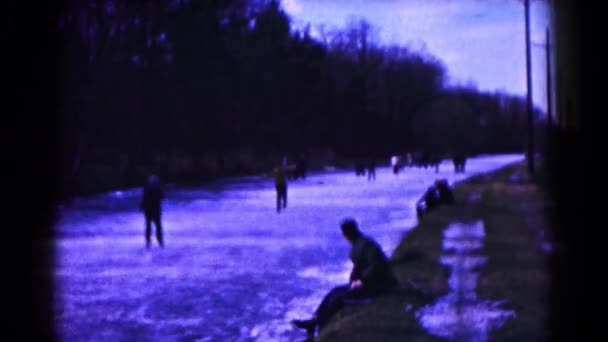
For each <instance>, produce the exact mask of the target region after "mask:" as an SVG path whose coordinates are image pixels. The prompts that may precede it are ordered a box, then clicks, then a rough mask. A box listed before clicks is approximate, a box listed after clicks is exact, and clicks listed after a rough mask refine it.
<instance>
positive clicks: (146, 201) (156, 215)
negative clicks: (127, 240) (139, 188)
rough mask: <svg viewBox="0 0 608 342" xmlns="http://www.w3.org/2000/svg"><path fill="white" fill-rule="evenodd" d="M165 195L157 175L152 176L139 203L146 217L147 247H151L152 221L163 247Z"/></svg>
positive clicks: (157, 237) (159, 242)
mask: <svg viewBox="0 0 608 342" xmlns="http://www.w3.org/2000/svg"><path fill="white" fill-rule="evenodd" d="M164 197H165V194H164V192H163V189H162V186H161V184H160V181H159V179H158V177H157V176H150V178H148V183H147V184H146V185H145V186H144V189H143V196H142V198H141V203H140V205H139V207H140V209H141V210H142V211H143V212H144V217H145V219H146V247H147V248H150V242H151V241H150V240H151V239H150V237H151V233H152V223H154V226H155V228H156V240H157V241H158V244H159V245H160V246H161V247H163V246H164V243H163V228H162V224H161V201H162V199H163V198H164Z"/></svg>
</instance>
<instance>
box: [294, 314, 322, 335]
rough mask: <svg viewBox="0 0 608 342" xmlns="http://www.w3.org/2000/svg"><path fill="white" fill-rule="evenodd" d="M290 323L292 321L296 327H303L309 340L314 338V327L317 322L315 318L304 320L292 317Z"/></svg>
mask: <svg viewBox="0 0 608 342" xmlns="http://www.w3.org/2000/svg"><path fill="white" fill-rule="evenodd" d="M291 323H293V325H295V326H296V327H298V328H300V329H305V330H306V334H307V337H308V338H309V339H311V340H312V339H314V337H315V328H316V327H317V324H318V322H317V320H316V319H315V318H312V319H304V320H300V319H294V320H293V321H291Z"/></svg>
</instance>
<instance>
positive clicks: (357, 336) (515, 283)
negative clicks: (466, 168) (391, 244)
mask: <svg viewBox="0 0 608 342" xmlns="http://www.w3.org/2000/svg"><path fill="white" fill-rule="evenodd" d="M454 192H455V197H456V200H457V204H456V205H454V206H451V207H441V208H439V209H437V210H436V211H434V212H432V213H431V214H430V215H428V216H426V217H424V218H423V219H422V220H421V222H420V223H419V224H418V226H417V227H416V228H415V229H413V230H412V231H411V232H410V233H409V234H408V235H407V236H405V237H404V239H403V240H402V241H401V243H400V244H399V245H398V247H397V248H396V249H395V251H394V253H393V254H392V256H391V261H392V263H393V265H394V271H395V273H396V275H397V277H398V279H399V281H400V283H401V287H402V289H401V290H399V291H397V293H395V294H392V295H390V296H386V297H384V298H380V299H378V300H376V301H374V302H373V303H371V304H365V305H361V306H357V307H347V308H346V309H344V310H342V311H341V312H339V313H338V314H337V316H336V317H335V318H334V320H333V321H332V323H330V325H329V326H328V327H327V328H326V329H324V331H322V332H321V334H320V335H319V338H318V340H319V341H372V340H382V341H402V340H408V341H439V340H443V339H442V338H440V337H438V336H433V335H431V334H430V333H428V332H427V331H426V330H425V329H424V328H423V327H422V326H421V325H420V323H419V320H418V319H417V314H416V313H417V312H419V310H420V309H422V308H423V307H425V306H428V305H433V303H435V302H436V301H437V300H438V299H439V298H441V297H444V296H446V295H447V294H448V293H449V292H450V285H449V282H448V280H449V278H450V273H451V270H450V269H449V268H447V267H446V266H444V265H442V264H441V263H440V262H439V260H440V258H441V256H442V253H443V252H444V251H443V249H442V241H443V238H444V236H443V231H444V229H445V228H447V227H448V226H449V225H450V224H451V223H454V222H479V221H481V222H483V226H484V229H485V238H484V239H483V243H482V247H481V249H480V250H479V251H478V252H477V253H479V254H480V255H484V256H485V257H487V259H486V260H487V262H486V263H485V264H483V265H482V266H480V267H479V268H478V269H477V270H476V271H477V272H479V276H478V278H477V285H476V295H477V297H478V298H480V299H481V300H483V301H487V302H488V303H490V302H493V303H502V305H500V310H508V311H509V312H514V313H515V316H513V317H512V318H510V319H507V320H506V323H505V324H504V326H502V327H498V328H497V329H494V330H490V331H489V334H488V335H487V336H486V337H487V339H488V340H492V341H503V340H504V341H506V340H517V339H519V340H545V339H547V337H548V332H547V319H548V308H549V302H548V298H549V297H548V292H549V286H550V269H549V267H548V257H549V253H551V252H552V251H554V250H555V248H556V247H555V246H551V245H550V244H549V241H548V239H549V226H548V224H547V222H546V217H547V210H548V209H549V206H548V204H549V203H548V201H547V198H546V196H545V195H544V192H543V191H542V190H541V188H540V186H539V185H538V184H537V183H536V182H535V181H534V180H532V179H529V178H528V177H527V175H526V172H525V165H524V164H523V163H522V164H517V165H514V166H509V167H506V168H503V169H501V170H499V171H497V172H494V173H492V174H488V175H481V176H476V177H473V178H471V179H470V180H468V181H466V182H464V183H461V184H458V185H456V186H455V188H454ZM497 310H498V306H497Z"/></svg>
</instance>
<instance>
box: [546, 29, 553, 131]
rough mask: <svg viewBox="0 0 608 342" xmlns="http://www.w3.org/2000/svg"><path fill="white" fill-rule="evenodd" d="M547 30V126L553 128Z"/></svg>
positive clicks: (549, 53)
mask: <svg viewBox="0 0 608 342" xmlns="http://www.w3.org/2000/svg"><path fill="white" fill-rule="evenodd" d="M549 39H550V38H549V28H548V27H547V38H546V43H545V44H546V51H547V125H548V126H549V128H551V126H553V125H552V124H553V113H552V108H553V107H552V103H551V42H550V40H549Z"/></svg>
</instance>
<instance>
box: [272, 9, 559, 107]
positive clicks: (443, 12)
mask: <svg viewBox="0 0 608 342" xmlns="http://www.w3.org/2000/svg"><path fill="white" fill-rule="evenodd" d="M281 2H282V5H283V8H284V9H285V11H286V12H287V13H288V14H289V16H290V17H291V18H292V26H294V27H304V26H305V25H306V24H310V25H311V33H312V34H313V35H314V34H315V32H316V31H317V30H318V27H319V26H320V25H323V26H324V27H325V30H331V29H332V28H336V29H339V28H344V27H345V26H346V24H347V23H348V22H349V20H350V19H352V18H362V19H365V20H367V21H368V22H370V23H371V24H372V26H374V28H375V30H376V31H377V37H378V40H379V42H380V43H381V44H386V45H388V44H390V45H394V44H398V45H402V46H409V47H411V48H412V49H415V50H418V51H424V52H425V53H429V54H431V55H433V56H435V57H437V58H439V59H440V60H442V61H443V63H444V64H445V66H446V69H447V73H448V85H458V84H471V83H472V84H475V85H476V87H477V88H478V89H479V90H481V91H490V92H494V91H502V92H506V93H509V94H514V95H521V96H525V95H526V89H527V86H526V50H525V17H524V15H525V12H524V3H523V0H282V1H281ZM549 20H550V19H549V10H548V6H547V1H546V0H531V6H530V30H531V42H532V45H531V46H532V47H531V49H532V50H531V54H532V83H533V84H532V96H533V102H534V105H535V106H538V107H539V108H541V109H542V110H543V111H545V110H546V102H547V95H546V94H547V91H546V85H547V81H546V51H545V46H544V44H545V36H546V29H547V27H548V25H549Z"/></svg>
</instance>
